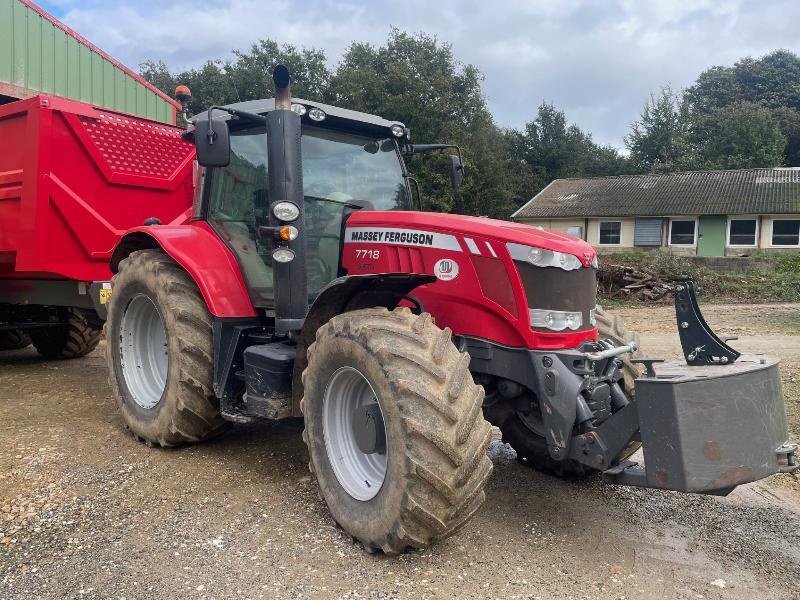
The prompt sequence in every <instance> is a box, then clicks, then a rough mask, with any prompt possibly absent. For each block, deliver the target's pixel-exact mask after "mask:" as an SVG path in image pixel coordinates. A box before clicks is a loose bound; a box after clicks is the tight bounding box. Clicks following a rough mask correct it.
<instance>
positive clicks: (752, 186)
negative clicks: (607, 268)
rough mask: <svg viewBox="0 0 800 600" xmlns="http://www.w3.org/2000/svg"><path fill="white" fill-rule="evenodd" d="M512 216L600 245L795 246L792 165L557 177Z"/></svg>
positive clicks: (747, 250)
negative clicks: (732, 169)
mask: <svg viewBox="0 0 800 600" xmlns="http://www.w3.org/2000/svg"><path fill="white" fill-rule="evenodd" d="M511 217H512V219H513V220H515V221H519V222H522V223H529V224H531V225H537V226H541V227H545V228H547V229H554V230H556V231H563V232H567V233H570V234H572V235H575V236H577V237H580V238H583V239H585V240H586V241H588V242H589V243H590V244H592V245H593V246H595V247H596V248H597V249H598V250H600V251H609V252H612V251H620V250H648V249H655V248H661V249H665V250H669V251H671V252H674V253H677V254H688V255H698V256H744V255H749V254H752V253H753V251H755V250H757V249H764V250H775V251H780V250H787V249H788V250H791V249H795V250H798V249H800V168H795V167H791V168H774V169H741V170H736V171H692V172H683V173H665V174H658V175H630V176H617V177H595V178H586V179H557V180H555V181H553V182H552V183H551V184H550V185H548V186H547V187H546V188H545V189H543V190H542V191H541V192H539V193H538V194H537V195H536V196H535V197H534V198H532V199H531V200H530V201H529V202H528V203H526V204H525V205H524V206H523V207H522V208H520V209H519V210H518V211H517V212H515V213H514V214H513V215H512V216H511Z"/></svg>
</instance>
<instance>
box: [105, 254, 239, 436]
mask: <svg viewBox="0 0 800 600" xmlns="http://www.w3.org/2000/svg"><path fill="white" fill-rule="evenodd" d="M112 286H113V290H114V291H113V294H112V296H111V301H110V303H109V307H108V320H107V322H106V326H107V330H106V332H107V339H108V343H107V348H106V359H107V361H108V367H109V369H108V371H109V381H110V383H111V387H112V390H113V391H114V396H115V398H116V400H117V404H118V406H119V408H120V411H121V413H122V417H123V419H124V420H125V424H126V425H127V426H128V428H130V430H131V431H132V432H133V434H134V435H135V436H136V437H137V438H139V439H142V440H144V441H146V442H147V443H149V444H158V445H160V446H176V445H179V444H183V443H187V442H197V441H200V440H202V439H204V438H207V437H209V436H211V435H213V434H214V433H217V432H218V431H219V430H220V429H221V428H223V426H225V425H226V424H227V423H226V421H224V420H223V418H222V416H221V415H220V412H219V402H218V400H217V398H216V396H215V395H214V392H213V388H212V384H213V369H214V367H213V361H212V335H211V316H210V315H209V313H208V310H207V309H206V306H205V302H204V301H203V298H202V296H201V295H200V292H199V291H198V289H197V286H196V285H195V283H194V281H193V280H192V278H191V277H189V275H188V274H187V273H186V272H185V271H184V270H183V269H181V268H180V267H179V266H178V265H177V264H176V263H175V262H174V261H172V259H170V258H169V257H168V256H167V255H166V254H164V253H163V252H161V251H159V250H140V251H138V252H133V253H131V255H130V256H129V257H128V258H126V259H124V260H123V261H121V262H120V265H119V272H118V273H117V274H116V275H114V278H113V280H112Z"/></svg>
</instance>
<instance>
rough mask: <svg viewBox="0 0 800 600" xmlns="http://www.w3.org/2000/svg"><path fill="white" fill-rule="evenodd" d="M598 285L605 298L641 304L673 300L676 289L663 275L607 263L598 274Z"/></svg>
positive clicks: (642, 268)
mask: <svg viewBox="0 0 800 600" xmlns="http://www.w3.org/2000/svg"><path fill="white" fill-rule="evenodd" d="M597 284H598V286H599V290H598V291H599V293H600V295H601V296H603V297H605V298H615V299H619V300H631V301H639V302H659V301H662V300H664V301H668V300H671V299H672V292H673V291H674V289H675V283H674V282H672V281H671V280H670V278H669V277H668V276H666V275H664V274H663V273H658V272H656V271H655V270H653V271H650V270H647V268H646V267H638V268H634V267H629V266H625V265H619V264H613V263H607V262H604V263H603V264H602V265H601V266H600V270H599V271H598V272H597Z"/></svg>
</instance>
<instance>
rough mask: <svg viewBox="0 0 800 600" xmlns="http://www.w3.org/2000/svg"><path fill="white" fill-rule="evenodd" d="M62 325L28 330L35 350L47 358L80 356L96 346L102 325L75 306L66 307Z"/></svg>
mask: <svg viewBox="0 0 800 600" xmlns="http://www.w3.org/2000/svg"><path fill="white" fill-rule="evenodd" d="M63 321H64V322H63V324H62V325H56V326H53V327H40V328H36V329H31V330H30V333H29V335H30V337H31V341H32V343H33V345H34V347H35V348H36V351H37V352H38V353H39V354H41V355H42V356H44V357H45V358H49V359H58V358H80V357H81V356H86V355H87V354H89V353H90V352H92V351H93V350H94V349H95V348H97V344H98V342H99V341H100V335H101V334H102V332H103V328H102V326H101V325H100V324H99V323H97V322H93V321H90V320H89V319H88V318H87V316H86V315H85V314H83V313H82V312H81V311H80V310H78V309H75V308H67V309H66V310H65V315H64V318H63Z"/></svg>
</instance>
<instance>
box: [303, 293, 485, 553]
mask: <svg viewBox="0 0 800 600" xmlns="http://www.w3.org/2000/svg"><path fill="white" fill-rule="evenodd" d="M342 378H344V379H342ZM342 381H345V382H350V383H345V384H342ZM350 384H352V385H355V386H361V387H360V388H359V387H350V388H347V385H350ZM303 385H304V390H305V392H304V396H303V399H302V403H301V408H302V411H303V415H304V419H305V430H304V432H303V439H304V441H305V442H306V444H307V445H308V449H309V453H310V458H311V460H310V463H309V468H310V469H311V471H312V472H313V473H315V475H316V477H317V480H318V482H319V485H320V492H321V496H322V498H323V500H324V501H325V503H326V504H327V505H328V508H329V509H330V512H331V514H332V516H333V518H334V520H335V521H336V522H337V523H338V524H339V525H340V526H341V527H342V528H343V529H344V530H345V531H346V532H347V533H348V534H350V535H351V536H352V537H353V538H354V539H356V540H358V541H359V542H360V543H361V544H362V546H363V547H364V548H365V550H367V551H368V552H374V551H376V550H382V551H383V552H384V553H386V554H397V553H399V552H402V551H403V550H405V549H406V548H408V547H415V548H424V547H426V546H428V545H429V544H431V543H432V542H434V541H436V540H440V539H442V538H445V537H447V536H449V535H452V534H453V533H454V532H455V531H457V530H458V529H460V528H461V527H462V526H463V525H464V524H465V523H467V522H468V521H469V519H470V518H471V517H472V516H473V515H474V514H475V512H476V511H477V510H478V509H479V508H480V506H481V504H483V501H484V499H485V493H484V486H485V485H486V481H487V480H488V478H489V476H490V474H491V472H492V463H491V460H489V457H488V456H487V454H486V450H487V447H488V445H489V442H490V441H491V426H490V425H489V423H488V422H486V421H485V420H484V418H483V414H482V410H481V407H482V403H483V388H481V387H480V386H478V385H475V384H474V382H473V381H472V377H471V375H470V372H469V355H468V354H466V353H462V352H459V351H458V349H457V348H456V347H455V345H453V343H452V339H451V332H450V330H449V329H444V330H442V329H440V328H439V327H437V326H436V325H435V324H434V323H433V320H432V318H431V316H430V315H429V314H427V313H423V314H421V315H414V314H412V313H411V311H410V310H408V309H407V308H397V309H395V310H393V311H389V310H387V309H385V308H371V309H364V310H356V311H352V312H348V313H344V314H341V315H338V316H336V317H334V318H333V319H331V320H330V321H329V322H328V323H326V324H325V325H323V326H322V327H321V328H320V329H319V330H318V331H317V336H316V342H315V343H314V344H312V345H311V346H310V347H309V349H308V367H307V368H306V369H305V370H304V372H303ZM343 385H344V387H342V386H343ZM358 389H360V390H362V391H366V392H367V393H366V396H363V395H362V396H361V398H362V400H363V398H367V401H366V404H367V405H370V406H372V408H373V409H375V407H374V404H375V402H376V401H377V405H378V409H379V411H380V418H379V419H377V418H376V421H377V420H379V421H380V423H381V424H382V425H383V426H384V427H381V428H380V430H381V431H384V430H385V435H384V436H383V438H382V440H383V444H384V445H383V446H382V448H384V451H383V452H382V453H381V452H380V451H376V450H374V448H375V447H376V446H375V445H373V446H369V447H370V448H372V450H370V451H368V452H364V451H362V450H358V449H356V452H360V455H349V454H348V450H346V449H345V450H344V451H343V452H342V453H339V452H338V451H339V450H341V448H342V446H341V444H347V443H350V444H351V445H350V446H349V448H350V449H352V448H355V446H353V445H352V444H353V442H347V440H349V439H350V438H349V437H348V436H349V435H350V436H352V437H355V436H354V435H353V430H354V428H355V427H356V425H348V424H347V423H349V422H350V420H349V417H348V414H349V413H348V412H347V407H352V406H353V405H352V404H348V402H349V401H350V400H349V399H352V398H356V397H357V396H358V394H357V393H356V392H355V391H354V390H358ZM342 390H345V391H342ZM347 390H349V391H347ZM339 392H341V393H339ZM364 405H365V404H364V403H362V404H358V405H357V406H362V407H363V406H364ZM337 408H341V410H339V411H337ZM356 413H357V410H354V411H353V414H354V415H355V414H356ZM358 414H360V413H358ZM352 422H353V423H355V416H354V417H353V421H352ZM348 427H350V428H351V430H348ZM343 440H344V441H343ZM328 446H330V447H331V448H332V450H331V451H330V452H329V450H328ZM359 447H361V446H359ZM331 456H333V457H338V458H331ZM364 457H366V458H364ZM373 459H374V461H376V464H378V467H377V469H378V471H376V472H375V473H373V472H370V474H369V478H371V479H372V480H373V484H372V485H371V484H370V483H369V481H368V480H367V479H364V477H363V473H362V471H360V470H359V469H360V466H358V465H361V466H363V465H362V462H363V461H369V460H373ZM360 461H362V462H360ZM381 461H382V465H383V466H382V469H383V471H382V476H381V475H380V469H381V467H380V464H379V463H381ZM364 464H367V463H366V462H364ZM358 474H362V479H361V481H364V483H365V485H363V486H362V485H361V481H359V480H358ZM373 475H374V477H373ZM340 477H341V478H340Z"/></svg>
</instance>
